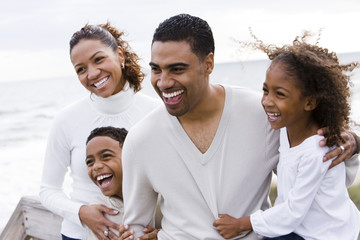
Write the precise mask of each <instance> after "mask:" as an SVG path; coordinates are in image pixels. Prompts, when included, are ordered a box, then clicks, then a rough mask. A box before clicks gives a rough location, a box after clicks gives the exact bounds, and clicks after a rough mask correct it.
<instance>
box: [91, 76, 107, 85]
mask: <svg viewBox="0 0 360 240" xmlns="http://www.w3.org/2000/svg"><path fill="white" fill-rule="evenodd" d="M108 79H109V77H107V78H104V79H103V80H101V81H98V82H96V83H94V85H95V87H99V86H100V85H101V84H103V83H104V82H106V81H107V80H108Z"/></svg>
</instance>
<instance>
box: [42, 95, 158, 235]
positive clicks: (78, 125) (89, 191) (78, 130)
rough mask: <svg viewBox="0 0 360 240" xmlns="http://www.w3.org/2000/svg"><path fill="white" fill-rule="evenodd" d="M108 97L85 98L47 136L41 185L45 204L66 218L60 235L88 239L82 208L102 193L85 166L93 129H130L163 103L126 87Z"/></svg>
mask: <svg viewBox="0 0 360 240" xmlns="http://www.w3.org/2000/svg"><path fill="white" fill-rule="evenodd" d="M126 89H127V90H124V91H121V92H119V93H117V94H115V95H113V96H110V97H108V98H101V97H98V96H96V95H90V96H88V97H85V98H83V99H81V100H79V101H77V102H75V103H73V104H72V105H70V106H68V107H66V108H65V109H63V110H62V111H61V112H60V113H59V114H58V115H57V116H56V118H55V120H54V123H53V126H52V129H51V131H50V135H49V137H48V143H47V149H46V154H45V161H44V168H43V175H42V180H41V186H40V199H41V202H42V204H43V205H44V206H45V207H46V208H48V209H49V210H51V211H52V212H54V213H56V214H58V215H60V216H62V217H63V218H64V220H63V223H62V229H61V233H62V234H64V235H66V236H68V237H71V238H79V239H86V237H87V229H86V227H85V226H82V223H81V221H80V219H79V216H78V212H79V208H80V207H81V206H82V205H84V204H88V203H89V201H91V200H92V199H93V198H94V197H95V196H97V195H99V194H101V192H100V190H99V188H98V187H97V186H95V184H94V183H93V182H92V181H91V180H90V178H89V176H88V174H87V166H86V164H85V157H86V156H85V150H86V139H87V137H88V136H89V134H90V132H91V130H93V129H94V128H97V127H102V126H114V127H121V128H126V129H127V130H129V129H130V127H132V126H133V124H135V123H136V122H138V121H139V120H140V119H142V118H143V117H144V116H145V115H147V114H148V113H149V112H150V111H152V110H153V109H154V108H156V107H157V106H159V105H160V104H161V101H160V100H157V99H154V98H151V97H148V96H146V95H144V94H142V93H136V94H135V93H134V92H133V89H131V88H126ZM69 169H70V176H71V178H72V185H71V186H72V192H71V193H70V196H66V195H65V193H64V191H63V182H64V176H65V174H66V172H68V170H69Z"/></svg>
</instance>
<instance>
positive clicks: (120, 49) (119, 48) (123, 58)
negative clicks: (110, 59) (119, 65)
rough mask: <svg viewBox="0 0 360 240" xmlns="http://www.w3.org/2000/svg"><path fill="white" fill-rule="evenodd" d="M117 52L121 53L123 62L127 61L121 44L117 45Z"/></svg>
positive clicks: (120, 56)
mask: <svg viewBox="0 0 360 240" xmlns="http://www.w3.org/2000/svg"><path fill="white" fill-rule="evenodd" d="M116 53H117V54H118V55H119V58H120V59H121V62H125V57H124V50H123V49H122V48H121V47H120V46H118V47H117V49H116Z"/></svg>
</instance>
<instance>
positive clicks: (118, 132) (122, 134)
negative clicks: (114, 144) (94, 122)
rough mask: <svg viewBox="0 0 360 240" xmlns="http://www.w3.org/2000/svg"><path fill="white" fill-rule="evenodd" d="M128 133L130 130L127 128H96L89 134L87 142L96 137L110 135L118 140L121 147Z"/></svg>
mask: <svg viewBox="0 0 360 240" xmlns="http://www.w3.org/2000/svg"><path fill="white" fill-rule="evenodd" d="M127 133H128V131H127V130H126V129H125V128H116V127H111V126H108V127H99V128H95V129H94V130H92V131H91V133H90V135H89V136H88V138H87V140H86V144H88V142H89V141H90V140H91V139H93V138H94V137H110V138H112V139H114V140H115V141H118V142H119V144H120V147H122V146H123V144H124V141H125V138H126V135H127Z"/></svg>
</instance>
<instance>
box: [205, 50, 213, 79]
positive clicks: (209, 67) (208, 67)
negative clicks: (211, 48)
mask: <svg viewBox="0 0 360 240" xmlns="http://www.w3.org/2000/svg"><path fill="white" fill-rule="evenodd" d="M203 64H204V69H205V71H206V72H207V73H208V74H211V73H212V71H213V69H214V54H213V53H209V54H208V55H207V56H206V57H205V58H204V60H203Z"/></svg>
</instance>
